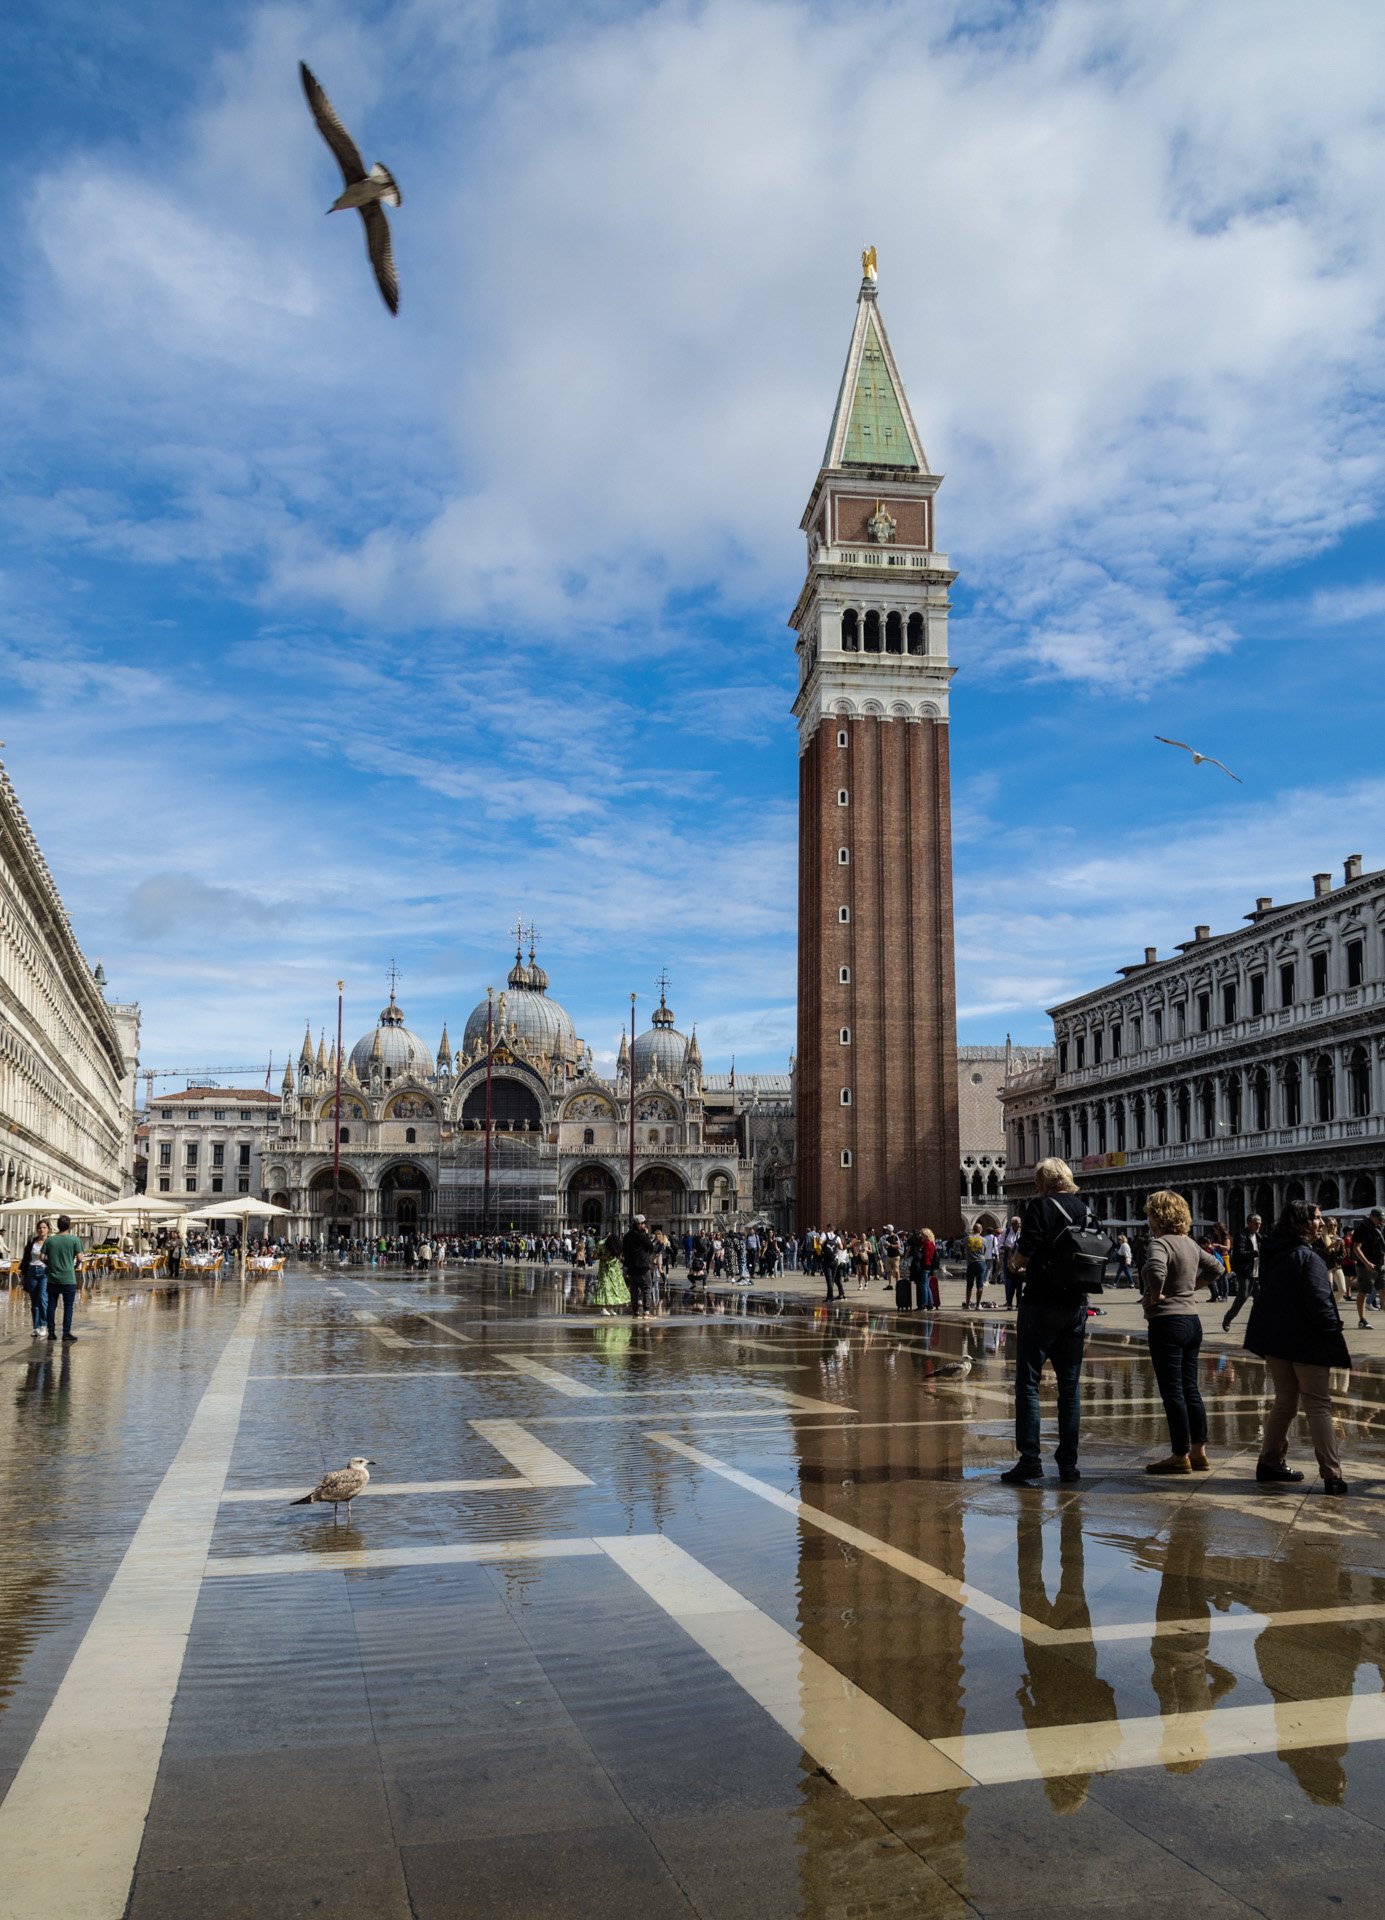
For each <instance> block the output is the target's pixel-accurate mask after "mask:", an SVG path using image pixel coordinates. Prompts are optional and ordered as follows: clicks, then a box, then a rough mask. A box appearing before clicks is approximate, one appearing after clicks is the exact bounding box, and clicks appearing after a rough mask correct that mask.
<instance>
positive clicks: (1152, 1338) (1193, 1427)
mask: <svg viewBox="0 0 1385 1920" xmlns="http://www.w3.org/2000/svg"><path fill="white" fill-rule="evenodd" d="M1145 1217H1146V1218H1147V1219H1148V1221H1149V1252H1148V1254H1147V1255H1146V1256H1145V1263H1144V1266H1143V1268H1142V1269H1141V1274H1140V1277H1141V1279H1142V1281H1143V1282H1144V1296H1143V1300H1142V1305H1143V1307H1144V1310H1145V1319H1146V1320H1147V1321H1148V1322H1149V1357H1150V1359H1151V1360H1152V1361H1153V1363H1154V1377H1155V1379H1156V1380H1157V1381H1158V1382H1159V1392H1160V1394H1161V1395H1162V1397H1163V1401H1164V1412H1165V1413H1166V1414H1167V1415H1168V1422H1169V1446H1170V1453H1169V1457H1168V1459H1167V1460H1151V1461H1150V1463H1149V1465H1148V1466H1147V1467H1146V1468H1145V1472H1146V1473H1207V1472H1208V1471H1209V1470H1210V1467H1209V1462H1208V1459H1207V1409H1206V1407H1204V1406H1203V1404H1202V1392H1201V1390H1200V1388H1199V1386H1198V1381H1197V1366H1198V1353H1199V1350H1200V1349H1201V1346H1202V1321H1201V1319H1200V1318H1199V1317H1198V1312H1197V1300H1196V1293H1197V1289H1198V1288H1199V1287H1210V1286H1211V1285H1213V1283H1214V1282H1215V1281H1217V1280H1219V1279H1220V1278H1221V1274H1222V1267H1221V1263H1220V1262H1219V1261H1217V1260H1214V1259H1213V1258H1212V1256H1211V1254H1210V1253H1205V1252H1204V1251H1203V1249H1202V1248H1201V1247H1200V1246H1199V1245H1198V1244H1197V1241H1196V1240H1194V1239H1193V1237H1192V1225H1193V1218H1192V1215H1191V1214H1190V1213H1189V1211H1188V1203H1187V1201H1186V1200H1185V1199H1184V1198H1183V1196H1182V1195H1181V1194H1178V1193H1167V1192H1160V1193H1152V1194H1150V1196H1149V1198H1148V1200H1147V1201H1146V1202H1145Z"/></svg>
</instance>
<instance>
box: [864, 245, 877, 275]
mask: <svg viewBox="0 0 1385 1920" xmlns="http://www.w3.org/2000/svg"><path fill="white" fill-rule="evenodd" d="M875 264H876V263H875V248H874V247H867V248H866V249H865V251H864V252H863V253H862V255H861V271H862V273H864V274H865V276H866V278H867V280H874V279H875V277H876V274H875Z"/></svg>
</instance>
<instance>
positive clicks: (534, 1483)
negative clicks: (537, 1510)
mask: <svg viewBox="0 0 1385 1920" xmlns="http://www.w3.org/2000/svg"><path fill="white" fill-rule="evenodd" d="M470 1424H471V1427H472V1430H473V1432H475V1433H479V1434H480V1436H481V1438H482V1439H483V1440H485V1441H486V1442H488V1444H489V1445H491V1446H492V1447H494V1448H495V1450H496V1452H497V1453H498V1454H500V1455H501V1456H502V1457H503V1458H504V1459H506V1460H508V1461H509V1463H510V1465H511V1466H512V1467H518V1468H519V1471H520V1472H521V1473H522V1474H523V1475H524V1478H525V1481H526V1482H527V1484H528V1485H529V1486H531V1487H589V1486H590V1485H591V1481H590V1480H589V1479H588V1478H587V1476H586V1474H585V1473H579V1472H578V1470H577V1468H576V1467H574V1466H573V1465H572V1464H571V1462H570V1461H567V1460H564V1458H563V1456H562V1455H561V1454H560V1453H555V1452H554V1451H553V1449H552V1447H546V1446H545V1445H544V1444H543V1441H542V1440H536V1439H535V1438H534V1436H533V1434H532V1433H526V1432H525V1430H524V1428H523V1427H522V1426H520V1424H519V1422H518V1421H517V1420H473V1421H472V1422H471V1423H470Z"/></svg>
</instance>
